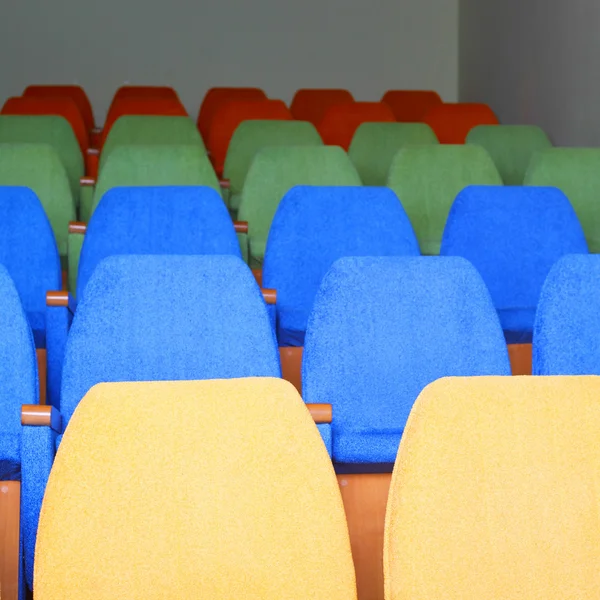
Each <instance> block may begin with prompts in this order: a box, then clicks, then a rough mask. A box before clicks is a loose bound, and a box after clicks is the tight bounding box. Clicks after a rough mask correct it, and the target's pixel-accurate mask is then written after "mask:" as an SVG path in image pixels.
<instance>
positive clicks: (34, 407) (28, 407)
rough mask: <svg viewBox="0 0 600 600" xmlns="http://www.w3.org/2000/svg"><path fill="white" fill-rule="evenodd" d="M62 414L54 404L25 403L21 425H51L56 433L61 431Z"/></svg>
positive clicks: (22, 408) (22, 409)
mask: <svg viewBox="0 0 600 600" xmlns="http://www.w3.org/2000/svg"><path fill="white" fill-rule="evenodd" d="M61 421H62V417H61V414H60V413H59V412H58V411H57V410H56V408H54V406H45V405H43V404H23V406H22V407H21V425H29V426H31V427H50V429H52V430H53V431H56V433H60V432H61Z"/></svg>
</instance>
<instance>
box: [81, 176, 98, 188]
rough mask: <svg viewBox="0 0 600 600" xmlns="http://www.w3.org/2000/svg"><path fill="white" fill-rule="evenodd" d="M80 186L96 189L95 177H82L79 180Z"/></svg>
mask: <svg viewBox="0 0 600 600" xmlns="http://www.w3.org/2000/svg"><path fill="white" fill-rule="evenodd" d="M79 185H80V186H81V187H94V186H95V185H96V180H95V179H94V178H93V177H82V178H81V179H80V180H79Z"/></svg>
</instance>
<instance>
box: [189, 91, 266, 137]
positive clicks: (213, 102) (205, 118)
mask: <svg viewBox="0 0 600 600" xmlns="http://www.w3.org/2000/svg"><path fill="white" fill-rule="evenodd" d="M266 99H267V95H266V94H265V93H264V92H263V91H262V90H261V89H259V88H253V87H215V88H210V89H209V90H208V91H207V92H206V95H205V96H204V99H203V100H202V104H201V105H200V110H199V111H198V121H197V125H198V129H199V130H200V133H201V134H202V137H203V139H204V141H205V142H206V140H207V138H208V132H209V130H210V126H211V123H212V119H213V117H214V115H215V113H216V112H217V110H218V109H219V107H220V106H221V105H222V104H224V103H225V102H228V101H229V100H266Z"/></svg>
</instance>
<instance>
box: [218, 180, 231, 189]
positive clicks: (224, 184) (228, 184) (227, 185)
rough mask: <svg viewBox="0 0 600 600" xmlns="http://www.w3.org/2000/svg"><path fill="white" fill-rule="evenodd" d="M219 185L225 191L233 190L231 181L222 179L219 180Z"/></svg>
mask: <svg viewBox="0 0 600 600" xmlns="http://www.w3.org/2000/svg"><path fill="white" fill-rule="evenodd" d="M219 185H220V186H221V187H222V188H223V189H224V190H228V189H229V188H231V181H229V179H220V180H219Z"/></svg>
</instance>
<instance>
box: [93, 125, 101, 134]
mask: <svg viewBox="0 0 600 600" xmlns="http://www.w3.org/2000/svg"><path fill="white" fill-rule="evenodd" d="M92 133H95V134H97V135H98V134H100V133H102V127H94V128H93V129H92Z"/></svg>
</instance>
